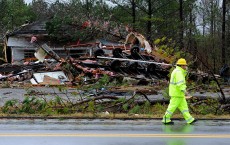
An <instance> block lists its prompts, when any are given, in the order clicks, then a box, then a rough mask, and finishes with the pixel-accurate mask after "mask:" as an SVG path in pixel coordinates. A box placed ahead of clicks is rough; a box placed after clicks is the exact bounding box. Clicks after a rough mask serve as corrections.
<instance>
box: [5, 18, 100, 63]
mask: <svg viewBox="0 0 230 145" xmlns="http://www.w3.org/2000/svg"><path fill="white" fill-rule="evenodd" d="M45 26H46V21H37V22H33V23H28V24H24V25H22V26H20V27H18V28H17V29H15V30H14V31H12V32H9V33H7V34H6V37H5V45H4V52H5V61H6V62H9V63H14V62H24V61H31V60H36V59H35V56H34V53H35V51H36V50H37V49H38V46H39V45H34V44H33V43H31V42H30V40H31V37H32V36H35V37H36V38H37V40H38V42H39V44H41V45H42V44H47V45H48V46H49V47H50V48H51V49H53V51H54V52H55V53H56V54H58V55H59V56H60V57H66V56H67V55H70V56H72V57H77V56H82V55H83V54H89V55H90V54H92V50H91V49H92V47H95V45H96V44H97V43H96V41H94V42H93V43H87V44H86V43H85V44H76V45H69V46H68V45H64V44H62V45H60V44H59V43H58V42H54V41H51V39H50V38H49V36H48V32H47V31H46V28H45ZM64 46H65V47H64Z"/></svg>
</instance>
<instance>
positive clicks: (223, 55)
mask: <svg viewBox="0 0 230 145" xmlns="http://www.w3.org/2000/svg"><path fill="white" fill-rule="evenodd" d="M222 7H223V19H222V64H223V65H224V64H225V63H226V58H225V17H226V0H223V6H222Z"/></svg>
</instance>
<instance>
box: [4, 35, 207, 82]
mask: <svg viewBox="0 0 230 145" xmlns="http://www.w3.org/2000/svg"><path fill="white" fill-rule="evenodd" d="M30 43H31V44H32V45H35V46H36V48H37V50H36V52H35V53H34V56H35V57H36V58H37V61H36V62H33V61H26V62H24V63H23V64H4V65H2V66H0V73H1V76H0V80H2V81H5V80H8V81H24V80H30V82H31V83H32V84H34V85H35V84H42V85H46V84H49V85H61V84H72V85H73V84H76V83H78V82H82V79H84V80H83V81H87V80H93V79H95V80H96V79H98V78H100V77H101V76H103V75H108V76H110V77H111V78H116V77H119V78H120V77H130V78H134V79H138V80H140V81H142V82H154V81H159V80H161V79H163V80H168V79H169V78H168V76H169V71H170V68H171V67H172V66H173V65H172V63H173V61H175V59H176V58H174V57H173V56H165V55H163V54H161V53H159V52H158V51H156V49H154V48H153V47H152V46H151V45H150V44H149V43H148V41H146V39H145V38H144V36H142V35H141V34H138V33H134V32H131V33H130V34H128V35H127V37H126V40H125V43H124V44H119V45H106V44H102V43H100V44H95V45H93V46H96V47H95V48H93V49H92V51H91V53H90V54H89V55H86V54H85V55H79V57H77V58H74V57H72V56H71V55H67V57H66V58H63V57H60V56H59V55H58V54H57V53H55V52H54V50H52V48H50V47H49V46H48V45H47V44H45V43H43V44H40V43H39V42H38V40H37V38H36V37H35V36H33V37H32V38H31V40H30ZM78 45H80V44H78ZM190 77H191V78H193V79H197V78H203V79H205V78H207V77H209V75H208V74H206V73H202V72H201V73H191V74H190ZM143 80H144V81H143Z"/></svg>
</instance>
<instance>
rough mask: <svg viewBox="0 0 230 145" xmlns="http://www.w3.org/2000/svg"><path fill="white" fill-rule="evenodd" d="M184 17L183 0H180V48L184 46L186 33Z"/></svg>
mask: <svg viewBox="0 0 230 145" xmlns="http://www.w3.org/2000/svg"><path fill="white" fill-rule="evenodd" d="M183 23H184V19H183V0H180V38H179V40H180V49H182V48H183V47H184V43H183V35H184V26H183Z"/></svg>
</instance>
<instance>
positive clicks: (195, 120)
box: [189, 119, 197, 125]
mask: <svg viewBox="0 0 230 145" xmlns="http://www.w3.org/2000/svg"><path fill="white" fill-rule="evenodd" d="M195 122H197V119H194V120H193V121H192V122H191V123H189V124H191V125H192V124H194V123H195Z"/></svg>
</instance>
